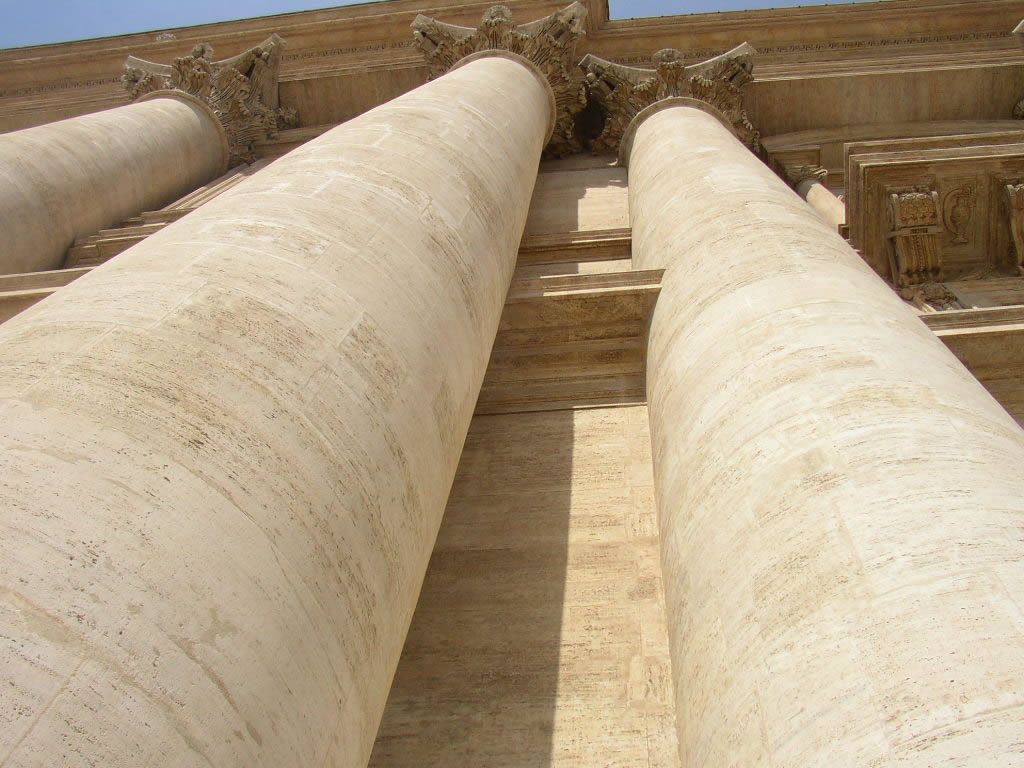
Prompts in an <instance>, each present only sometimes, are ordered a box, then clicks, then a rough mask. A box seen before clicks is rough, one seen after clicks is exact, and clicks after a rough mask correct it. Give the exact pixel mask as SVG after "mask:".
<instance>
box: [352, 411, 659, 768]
mask: <svg viewBox="0 0 1024 768" xmlns="http://www.w3.org/2000/svg"><path fill="white" fill-rule="evenodd" d="M652 482H653V481H652V476H651V458H650V437H649V434H648V429H647V408H646V407H645V406H637V407H627V408H603V409H592V410H577V411H551V412H546V413H522V414H509V415H503V416H477V417H476V418H475V419H474V420H473V423H472V426H471V427H470V432H469V437H468V438H467V440H466V447H465V450H464V452H463V455H462V461H461V463H460V465H459V471H458V475H457V477H456V481H455V485H454V487H453V489H452V494H451V497H450V499H449V503H448V509H447V511H446V513H445V519H444V522H443V524H442V527H441V531H440V533H439V534H438V541H437V546H436V548H435V550H434V555H433V559H432V560H431V565H430V569H429V570H428V573H427V578H426V581H425V584H424V589H423V592H422V594H421V597H420V602H419V605H418V607H417V612H416V615H415V617H414V619H413V623H412V627H411V628H410V631H409V635H408V639H407V641H406V645H405V650H404V652H403V656H402V662H401V664H400V665H399V669H398V673H397V674H396V677H395V683H394V686H393V688H392V691H391V697H390V699H389V701H388V707H387V709H386V711H385V715H384V720H383V722H382V724H381V728H380V732H379V733H378V738H377V743H376V745H375V748H374V755H373V759H372V760H371V763H370V765H371V768H425V767H427V766H444V767H445V768H479V767H480V766H486V768H522V767H523V766H545V767H547V766H550V768H593V767H594V766H621V767H622V768H627V767H628V768H635V767H636V766H648V765H650V766H658V768H672V767H673V766H677V765H678V756H677V751H676V749H677V748H676V734H675V722H674V712H673V708H672V694H671V682H670V679H671V676H670V671H669V657H668V645H667V639H666V633H665V625H664V621H665V619H664V597H663V593H662V586H661V565H660V561H659V558H658V539H657V526H656V520H655V512H654V498H653V486H652Z"/></svg>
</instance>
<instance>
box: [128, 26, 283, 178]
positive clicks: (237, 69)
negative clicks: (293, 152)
mask: <svg viewBox="0 0 1024 768" xmlns="http://www.w3.org/2000/svg"><path fill="white" fill-rule="evenodd" d="M283 48H284V40H282V39H281V38H280V37H279V36H278V35H276V34H275V35H271V36H270V37H268V38H267V39H266V40H264V41H263V42H262V43H260V44H259V45H257V46H254V47H252V48H250V49H249V50H247V51H245V52H243V53H241V54H239V55H238V56H233V57H231V58H229V59H222V60H221V61H214V60H213V48H212V47H211V46H210V45H209V44H207V43H202V44H200V45H197V46H195V47H194V48H193V49H192V52H191V53H190V54H189V55H187V56H181V57H178V58H176V59H174V61H173V62H172V63H171V64H157V63H155V62H151V61H146V60H144V59H139V58H136V57H135V56H129V57H128V59H127V61H125V66H124V74H123V75H122V77H121V83H122V84H123V85H124V88H125V90H127V91H128V94H129V97H130V98H131V100H132V101H136V100H138V99H140V98H144V97H146V96H147V95H150V94H153V93H155V92H157V91H180V92H183V93H187V94H189V95H191V96H194V97H196V98H197V99H199V100H200V101H201V102H203V103H204V104H205V105H206V106H208V107H209V108H210V109H211V110H212V111H213V114H214V115H215V116H216V118H217V121H218V122H219V123H220V125H221V126H222V127H223V128H224V131H225V134H226V136H227V140H228V145H229V147H230V151H231V157H232V161H234V162H241V161H248V160H252V159H253V145H254V144H255V143H256V142H259V141H261V140H264V139H267V138H269V137H272V136H274V135H275V134H276V133H277V131H278V129H279V128H291V127H294V126H295V125H297V124H298V115H297V114H296V112H295V110H294V109H290V108H288V107H281V106H279V105H278V76H279V73H280V67H281V51H282V49H283Z"/></svg>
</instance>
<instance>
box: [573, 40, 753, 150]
mask: <svg viewBox="0 0 1024 768" xmlns="http://www.w3.org/2000/svg"><path fill="white" fill-rule="evenodd" d="M755 53H756V52H755V51H754V48H753V47H752V46H751V45H750V44H749V43H742V44H741V45H738V46H736V47H735V48H733V49H732V50H731V51H727V52H725V53H723V54H721V55H719V56H715V57H714V58H711V59H708V60H707V61H703V62H701V63H699V64H694V65H691V66H686V65H685V64H684V62H683V55H682V53H681V52H680V51H678V50H676V49H674V48H665V49H662V50H660V51H658V52H657V53H655V54H654V56H653V57H652V61H653V64H654V68H653V69H645V68H641V67H628V66H625V65H622V64H615V63H613V62H610V61H606V60H604V59H601V58H599V57H597V56H594V55H593V54H588V55H587V56H586V57H584V59H583V61H581V62H580V67H581V68H582V69H584V70H585V71H586V73H587V88H588V90H589V93H590V95H591V97H592V98H594V99H596V100H597V101H598V102H599V103H601V104H602V105H603V106H604V109H605V111H606V113H607V117H606V119H605V123H604V130H603V131H602V132H601V134H600V136H598V137H597V138H596V139H595V140H594V142H593V145H592V147H591V148H592V150H593V151H594V152H617V151H618V149H619V145H620V143H621V141H622V138H623V136H624V135H625V133H626V129H627V128H628V127H629V124H630V122H632V120H633V118H634V117H636V116H637V115H638V114H639V113H640V112H641V111H642V110H644V109H645V108H647V107H649V106H651V105H652V104H655V103H657V102H659V101H662V100H664V99H668V98H672V97H677V96H683V97H689V98H693V99H697V100H699V101H703V102H704V103H706V104H709V105H711V106H712V107H714V108H715V109H717V110H718V111H719V112H721V113H722V114H723V115H724V116H725V118H726V120H728V122H729V123H730V124H731V125H732V127H733V131H734V132H735V133H736V135H737V136H738V137H739V139H740V140H741V141H742V142H743V143H745V144H746V145H747V146H749V147H750V148H751V149H752V150H754V151H755V152H757V151H759V149H760V142H759V136H758V132H757V130H756V129H755V128H754V125H753V123H751V122H750V119H749V118H748V117H747V113H746V111H745V110H744V109H743V87H744V86H745V85H747V84H748V83H749V82H751V80H752V79H753V77H752V75H751V72H752V71H753V67H754V55H755Z"/></svg>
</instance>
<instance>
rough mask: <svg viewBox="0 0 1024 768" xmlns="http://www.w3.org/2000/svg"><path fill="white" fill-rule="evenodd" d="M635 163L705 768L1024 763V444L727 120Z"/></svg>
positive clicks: (691, 739) (662, 465)
mask: <svg viewBox="0 0 1024 768" xmlns="http://www.w3.org/2000/svg"><path fill="white" fill-rule="evenodd" d="M629 163H630V165H629V181H630V187H629V193H630V211H631V218H632V225H633V257H634V263H635V265H636V266H637V267H638V268H644V269H650V268H657V267H664V268H666V273H665V277H664V281H663V287H662V292H661V296H660V298H659V301H658V304H657V305H656V307H655V310H654V314H653V316H652V326H651V330H650V336H649V349H648V368H647V371H648V379H647V384H648V398H649V404H650V405H649V407H650V413H651V426H652V442H653V455H654V471H655V482H656V488H657V500H658V509H659V525H660V529H661V537H662V539H661V544H662V558H663V565H664V576H665V586H666V601H667V611H668V617H669V637H670V643H671V646H672V657H673V673H674V677H675V684H676V700H677V711H678V720H679V736H680V743H681V744H680V749H681V754H682V757H683V764H684V765H686V766H692V767H696V766H728V765H737V766H740V765H741V766H769V765H771V766H794V767H796V766H799V767H800V768H811V767H812V766H815V767H817V766H826V765H827V766H857V768H864V767H865V766H897V765H898V766H915V767H917V766H920V767H922V768H923V767H924V766H937V765H951V766H952V765H957V766H966V765H970V766H972V767H973V766H1004V765H1010V764H1014V763H1015V762H1016V761H1017V759H1018V758H1019V757H1020V753H1019V750H1020V735H1021V729H1022V710H1021V705H1022V704H1024V620H1022V616H1021V604H1020V595H1021V594H1022V591H1024V572H1022V570H1021V569H1020V567H1019V563H1020V561H1021V557H1022V556H1024V544H1022V543H1021V542H1022V536H1021V532H1022V528H1024V473H1022V472H1021V466H1024V432H1022V431H1021V429H1020V427H1019V426H1018V425H1017V424H1016V423H1015V422H1014V421H1013V420H1012V419H1011V418H1010V417H1009V416H1008V415H1007V414H1006V412H1005V411H1004V410H1003V409H1002V408H1000V407H999V405H998V404H997V403H996V402H995V401H994V400H993V399H992V397H991V396H990V395H988V394H987V393H986V392H985V391H984V389H983V388H982V387H981V385H980V384H978V382H977V381H976V380H975V379H974V378H973V377H972V376H971V375H970V374H969V373H968V372H967V370H965V369H964V368H963V366H962V365H961V364H960V363H959V362H958V361H957V360H956V359H955V358H954V357H953V356H952V355H951V354H950V352H949V351H948V350H947V349H946V348H945V347H944V346H943V345H942V344H941V343H940V342H939V341H938V340H937V339H936V338H935V337H934V335H933V334H932V332H931V331H929V330H928V329H927V328H926V327H925V326H924V325H923V324H922V323H921V322H920V321H919V320H918V319H917V318H916V317H915V316H914V314H913V313H912V312H911V311H910V310H908V309H907V308H906V307H905V306H904V305H903V304H902V303H901V302H900V300H899V299H898V298H897V297H896V296H895V295H894V294H893V292H892V291H891V289H889V288H888V287H887V286H886V285H885V284H884V283H883V282H882V281H881V280H880V279H879V278H878V277H877V275H875V274H874V273H873V272H872V270H871V269H870V268H869V267H868V266H867V265H866V264H865V263H864V262H863V261H862V260H861V259H860V258H859V257H858V256H857V254H856V253H855V252H854V251H853V250H851V249H850V248H849V246H847V244H846V243H845V242H844V241H843V240H842V239H841V238H840V237H839V236H838V235H837V234H836V233H835V232H834V231H832V230H831V228H830V227H829V226H828V225H826V224H825V223H824V222H823V221H822V220H821V219H820V218H819V217H818V216H817V214H815V213H814V212H813V211H812V210H810V208H808V206H807V205H806V204H805V203H804V202H803V201H802V200H800V198H799V197H798V196H797V195H795V194H793V192H792V191H791V190H790V189H788V188H787V187H786V186H785V184H783V182H782V181H781V180H779V179H778V178H777V177H776V176H775V175H774V174H773V173H772V172H771V171H770V170H769V169H768V168H767V167H766V166H764V165H763V164H761V163H760V162H759V161H758V160H757V159H756V158H755V157H754V156H753V155H752V154H751V153H750V152H749V151H748V150H747V149H745V148H744V147H743V146H742V145H741V144H740V143H739V142H738V141H737V140H736V139H735V138H733V136H731V135H730V133H729V131H728V130H726V129H725V128H724V127H723V126H722V124H721V123H720V122H719V121H718V120H717V119H716V118H715V117H714V116H713V115H711V114H708V113H705V112H703V111H699V110H696V109H692V108H688V107H684V106H679V107H675V108H669V109H665V110H662V111H660V112H657V113H654V114H652V115H651V116H650V117H649V118H648V119H647V120H646V121H645V122H644V123H643V124H642V125H640V126H639V129H638V130H637V132H636V137H635V141H634V144H633V147H632V152H631V155H630V157H629Z"/></svg>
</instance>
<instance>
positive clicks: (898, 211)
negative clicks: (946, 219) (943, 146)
mask: <svg viewBox="0 0 1024 768" xmlns="http://www.w3.org/2000/svg"><path fill="white" fill-rule="evenodd" d="M889 220H890V224H891V225H892V231H891V232H890V233H889V237H890V238H891V239H892V243H893V248H892V252H891V253H890V266H891V267H892V277H893V283H895V284H896V286H897V287H902V286H908V285H915V284H918V283H929V282H935V281H937V280H938V279H939V276H940V274H941V273H942V226H941V219H940V213H939V193H938V192H933V191H930V190H914V191H911V192H894V193H892V194H890V195H889Z"/></svg>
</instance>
